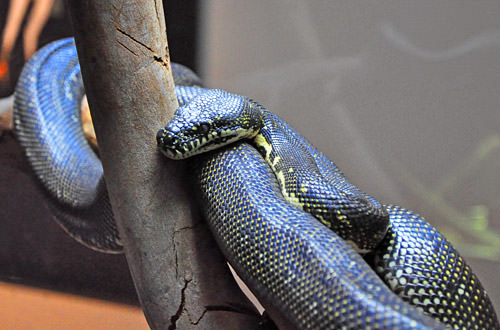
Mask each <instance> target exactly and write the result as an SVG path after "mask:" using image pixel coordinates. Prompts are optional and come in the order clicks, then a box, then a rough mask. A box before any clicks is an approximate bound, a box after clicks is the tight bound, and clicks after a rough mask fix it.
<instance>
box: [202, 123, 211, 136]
mask: <svg viewBox="0 0 500 330" xmlns="http://www.w3.org/2000/svg"><path fill="white" fill-rule="evenodd" d="M209 130H210V126H208V124H205V123H203V124H200V133H201V134H207V133H208V131H209Z"/></svg>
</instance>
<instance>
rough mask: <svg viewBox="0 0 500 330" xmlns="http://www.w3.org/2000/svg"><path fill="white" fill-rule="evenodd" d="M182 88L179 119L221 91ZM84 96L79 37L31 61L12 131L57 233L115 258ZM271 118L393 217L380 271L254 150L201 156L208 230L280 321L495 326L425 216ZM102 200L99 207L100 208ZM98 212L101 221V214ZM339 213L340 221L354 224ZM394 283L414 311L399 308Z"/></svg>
mask: <svg viewBox="0 0 500 330" xmlns="http://www.w3.org/2000/svg"><path fill="white" fill-rule="evenodd" d="M174 72H176V73H177V77H176V83H177V84H179V82H180V81H181V80H184V81H187V83H188V84H193V83H194V84H199V82H197V79H196V78H195V77H194V76H192V75H191V74H190V72H189V71H185V69H183V68H182V67H176V68H174ZM186 77H188V78H187V79H185V78H186ZM193 77H194V78H193ZM176 91H177V94H178V98H179V103H180V104H185V106H184V107H181V108H180V109H179V110H178V111H177V115H182V113H183V112H186V110H187V109H193V105H194V104H196V102H198V103H197V106H196V108H198V109H200V108H201V109H203V110H207V109H209V108H210V106H211V104H212V105H213V100H214V97H213V93H214V92H209V91H208V90H205V89H202V88H199V87H189V86H188V87H183V86H179V87H177V88H176ZM82 94H83V85H82V83H81V78H80V75H79V66H78V63H77V58H76V51H75V48H74V44H73V41H72V40H71V39H66V40H62V41H58V42H55V43H52V44H50V45H48V46H46V47H44V48H43V49H42V50H41V51H39V52H38V53H37V54H35V55H34V57H33V58H32V59H31V60H30V61H29V62H28V63H27V65H26V67H25V69H24V70H23V74H22V76H21V78H20V80H19V83H18V87H17V89H16V101H15V129H16V134H17V136H18V138H19V141H20V142H21V144H22V146H23V147H24V149H25V151H26V155H27V157H28V159H29V161H30V163H31V164H32V166H33V168H34V171H35V173H36V174H37V176H38V177H39V178H40V181H41V182H42V184H43V185H44V186H45V187H46V188H47V191H48V192H49V194H50V196H52V197H51V202H50V204H51V205H55V206H51V207H52V208H53V209H54V210H55V214H56V216H57V217H58V221H59V222H60V223H61V225H62V226H63V227H64V228H65V229H66V230H67V231H68V232H69V233H70V234H71V235H72V236H73V237H75V238H76V239H78V240H79V241H80V242H83V243H85V244H86V245H89V246H91V247H93V248H95V249H99V250H107V251H118V250H120V244H119V239H118V234H117V231H116V226H115V224H114V220H113V218H112V214H111V209H110V207H109V202H108V199H107V194H106V191H105V189H104V181H103V178H102V167H101V165H100V163H99V160H98V159H97V157H95V155H94V154H93V153H92V152H91V150H90V147H89V146H88V144H87V142H86V141H85V139H84V137H83V133H82V132H81V127H80V126H79V124H80V121H79V115H78V112H77V110H78V104H79V100H80V97H81V95H82ZM215 99H217V100H219V99H221V98H220V97H216V98H215ZM221 100H223V98H222V99H221ZM232 100H233V102H232V103H225V102H224V101H222V103H221V104H220V105H221V106H223V107H224V108H238V107H241V106H245V105H248V104H252V103H251V102H250V103H249V102H247V101H248V100H247V99H246V98H244V97H241V96H234V97H233V98H232ZM193 102H194V103H193ZM259 108H260V107H259ZM237 110H238V109H237ZM239 110H241V109H239ZM269 116H270V117H269V118H271V119H272V121H273V122H274V123H275V124H276V125H281V126H282V128H283V130H282V132H284V133H286V137H287V139H289V140H290V141H293V143H296V145H297V146H301V148H303V149H305V150H306V151H307V152H308V155H310V156H311V157H312V158H311V159H310V160H311V161H312V162H313V165H314V166H315V167H316V168H317V171H318V173H319V175H321V177H323V178H325V180H326V181H331V182H330V183H333V184H334V185H337V186H336V187H338V191H339V192H340V193H343V192H346V191H347V194H348V195H349V194H354V196H355V197H359V198H358V199H357V200H358V201H362V202H361V204H362V205H369V207H370V209H373V210H374V213H377V211H376V210H379V209H382V211H381V212H380V213H379V214H378V215H377V216H376V218H381V219H384V218H385V219H387V217H386V215H388V216H389V219H390V224H389V229H388V232H387V234H386V235H385V236H384V238H383V240H382V242H381V243H380V244H379V246H378V247H377V248H376V249H375V251H374V252H373V254H374V257H373V260H374V267H375V269H376V270H377V272H378V274H379V275H377V274H376V273H375V272H373V270H372V269H371V268H370V267H369V266H368V264H367V263H366V262H365V261H364V260H363V258H361V256H360V255H359V254H358V253H356V252H355V251H354V249H353V248H352V247H351V246H350V245H349V244H348V243H346V242H345V241H344V240H343V239H341V238H340V237H339V236H338V235H336V234H335V233H334V232H333V231H332V230H330V229H329V228H327V227H326V226H324V225H323V224H322V223H321V222H320V221H318V220H317V219H316V218H314V217H313V216H311V215H310V214H308V213H305V212H303V211H302V210H300V209H298V208H297V207H295V206H293V205H291V204H290V203H289V202H287V201H286V200H285V199H284V197H283V194H282V188H281V187H280V185H279V184H278V181H277V180H276V177H277V175H276V173H274V172H273V171H272V170H271V168H270V166H268V164H267V163H266V162H265V160H264V159H263V157H262V156H261V155H260V154H259V153H258V152H257V150H256V149H255V148H254V147H252V146H251V145H249V144H247V143H244V142H237V143H235V144H232V145H229V146H227V147H224V148H221V149H218V150H215V151H213V152H210V153H207V154H203V155H200V156H198V157H196V159H195V160H194V161H193V164H194V169H195V171H194V172H195V175H196V176H197V183H198V185H199V188H200V189H199V190H200V195H201V201H202V205H203V209H204V211H205V215H206V218H207V221H208V223H209V226H210V228H211V230H212V232H213V233H214V236H215V238H216V240H217V241H218V243H219V246H220V247H221V249H222V250H223V252H224V254H225V255H226V257H227V259H228V261H229V262H230V263H231V264H232V265H233V267H234V268H235V269H236V271H237V272H238V274H239V275H240V276H241V277H242V278H243V279H244V280H245V282H246V283H247V284H248V285H249V287H250V288H251V289H252V291H253V292H254V293H255V294H256V295H257V296H258V298H259V299H260V300H261V301H262V302H263V304H264V306H265V307H266V309H267V310H268V311H269V312H270V314H271V316H272V317H273V319H276V320H278V322H279V323H280V324H292V325H293V326H294V327H297V328H300V329H336V328H352V329H359V328H367V329H375V328H393V329H425V328H429V329H430V328H439V327H442V324H441V323H439V322H438V321H436V320H434V319H432V318H429V317H427V316H425V315H424V314H423V313H422V312H421V311H424V312H425V313H427V314H429V315H431V316H433V317H434V318H435V319H438V320H440V321H441V322H443V323H445V324H448V325H451V326H453V327H457V328H470V329H474V328H476V329H500V326H499V324H498V320H497V317H496V314H495V312H494V310H493V307H492V305H491V302H490V300H489V298H488V297H487V295H486V292H485V291H484V289H483V288H482V286H481V284H480V283H479V281H478V280H477V278H476V276H475V275H474V274H473V273H472V271H471V270H470V268H469V267H468V266H467V265H466V264H465V262H464V261H463V259H462V258H461V257H460V256H459V255H458V253H457V252H456V251H455V250H454V249H453V247H452V246H451V245H450V244H449V243H448V242H447V241H446V240H445V239H444V238H443V237H442V236H441V235H440V234H439V233H438V232H437V231H436V230H435V229H433V228H432V227H431V226H430V225H429V224H427V223H426V222H425V221H424V220H423V219H422V218H421V217H419V216H418V215H416V214H414V213H412V212H410V211H408V210H405V209H402V208H399V207H395V206H381V205H380V204H378V203H377V202H376V201H375V200H373V199H372V198H371V197H369V196H368V195H366V194H364V193H362V192H360V191H359V190H357V188H355V187H353V186H351V185H350V184H348V183H346V181H345V180H344V179H343V176H341V173H340V172H339V170H338V169H337V167H336V166H335V165H334V164H333V163H331V162H330V161H329V160H328V159H327V158H326V157H325V156H324V155H323V154H322V153H320V152H319V151H317V150H316V149H315V148H314V147H313V146H311V145H310V144H309V143H308V142H307V141H306V140H305V139H304V138H302V137H300V136H299V135H298V134H297V133H296V132H295V131H294V130H293V129H292V128H290V127H289V126H288V125H286V123H284V122H283V121H281V119H279V118H278V117H276V116H274V115H269ZM181 122H182V121H181ZM185 123H186V124H187V122H185ZM273 125H274V124H273ZM180 126H182V125H180V124H179V128H181V127H180ZM198 127H199V128H200V129H201V127H202V126H198ZM191 129H192V127H191ZM202 130H203V131H204V129H202ZM264 133H265V132H264ZM258 134H261V133H258ZM162 135H163V133H160V138H161V137H162ZM266 141H267V140H266ZM261 142H262V141H261ZM197 143H198V142H196V144H197ZM256 143H257V144H258V141H257V142H256ZM193 144H195V143H194V142H193ZM261 146H262V148H264V149H266V147H267V149H268V151H267V152H268V153H269V156H268V158H269V159H268V160H271V164H273V163H275V164H278V162H279V161H276V157H277V156H278V154H274V155H271V153H273V152H275V150H278V149H277V148H279V147H280V146H279V145H276V146H275V145H269V144H266V143H264V142H263V144H262V145H261ZM269 148H272V149H269ZM283 148H286V145H284V146H283ZM263 151H264V152H266V150H263ZM297 156H298V157H303V154H298V155H297ZM280 157H282V156H280ZM307 157H309V156H307ZM283 164H288V163H283ZM287 166H288V165H286V166H284V167H283V168H281V169H276V168H275V169H274V170H275V171H276V170H277V171H279V173H281V172H282V171H285V170H289V168H287ZM278 176H279V175H278ZM339 180H340V183H339ZM280 181H281V179H280ZM280 183H282V182H280ZM299 187H300V185H299ZM309 189H310V187H309V186H308V187H306V188H305V189H304V190H306V191H308V190H309ZM355 199H356V198H355ZM349 200H350V199H349ZM96 204H98V206H99V207H100V208H101V210H99V209H97V211H96V208H95V205H96ZM299 204H304V200H300V201H299ZM373 205H375V207H374V208H372V206H373ZM379 205H380V207H379ZM102 208H104V214H100V216H99V217H97V214H98V213H100V212H102ZM340 215H341V216H337V217H336V218H338V219H340V220H342V219H343V216H345V217H347V219H354V218H355V216H353V215H352V214H348V213H341V214H340ZM349 221H350V220H349ZM386 230H387V228H384V229H382V230H381V231H383V232H385V231H386ZM375 236H377V235H375ZM381 278H382V279H384V281H385V282H386V283H387V284H388V286H387V285H385V284H384V283H383V281H382V280H381ZM389 287H390V288H391V289H392V290H393V291H394V292H395V293H396V294H397V295H399V296H400V297H402V298H403V300H405V301H407V302H410V303H412V304H415V305H416V306H417V308H414V307H412V306H410V305H409V304H407V303H406V302H403V301H402V300H401V299H399V298H398V296H397V295H396V294H394V293H393V292H392V291H391V290H389ZM419 309H420V310H419Z"/></svg>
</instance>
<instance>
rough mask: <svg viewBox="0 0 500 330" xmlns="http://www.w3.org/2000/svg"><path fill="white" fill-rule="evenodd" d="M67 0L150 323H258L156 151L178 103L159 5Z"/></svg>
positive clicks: (176, 175) (181, 185)
mask: <svg viewBox="0 0 500 330" xmlns="http://www.w3.org/2000/svg"><path fill="white" fill-rule="evenodd" d="M68 2H69V5H70V10H71V15H72V19H73V24H74V30H75V38H76V43H77V49H78V54H79V58H80V63H81V65H82V74H83V80H84V83H85V88H86V91H87V96H88V101H89V104H90V108H91V112H92V117H93V119H94V124H95V131H96V135H97V139H98V143H99V147H100V154H101V159H102V163H103V167H104V173H105V178H106V184H107V187H108V191H109V195H110V198H111V203H112V206H113V211H114V213H115V217H116V221H117V224H118V228H119V230H120V235H121V237H122V241H123V243H124V247H125V253H126V256H127V260H128V263H129V267H130V270H131V273H132V277H133V279H134V282H135V285H136V288H137V291H138V294H139V299H140V301H141V303H142V306H143V309H144V312H145V314H146V318H147V320H148V322H149V324H150V326H151V327H152V328H156V329H164V328H165V329H166V328H169V329H175V328H179V329H181V328H182V329H187V328H189V327H191V326H195V325H196V326H198V327H199V326H201V328H203V329H249V328H256V324H257V323H256V322H257V320H256V318H255V316H253V315H249V314H245V313H237V312H235V309H234V306H242V305H243V306H245V307H243V308H242V309H241V310H245V309H246V308H247V307H248V305H247V304H248V303H247V302H246V299H245V298H243V296H242V294H241V293H240V292H239V290H238V289H237V288H236V285H235V284H234V281H233V280H232V278H231V277H230V275H229V272H228V271H227V268H226V265H225V262H224V260H223V257H222V256H221V254H220V253H219V251H218V249H217V247H216V245H215V242H214V241H213V239H212V237H211V235H210V233H209V231H208V229H207V227H206V226H205V224H204V223H203V222H202V221H200V219H199V217H198V216H197V212H196V207H195V206H194V205H193V204H192V201H193V199H192V194H191V192H190V191H189V190H188V189H186V184H187V182H189V180H188V178H187V177H186V173H184V171H183V166H182V164H181V163H180V162H173V161H168V160H166V159H164V157H162V156H161V155H160V154H159V153H158V151H157V148H156V142H155V135H156V131H157V130H158V129H159V128H160V127H162V126H163V125H165V123H167V121H168V120H169V119H170V118H171V116H172V114H173V112H174V110H175V109H176V107H177V100H176V97H175V93H173V81H172V78H171V75H170V63H169V54H168V46H167V40H166V31H165V21H164V18H163V17H164V16H163V7H162V3H161V2H160V1H157V2H154V1H145V0H137V1H123V0H120V1H119V0H107V1H101V0H85V1H83V0H82V1H68ZM167 91H170V92H167ZM184 167H185V166H184ZM208 306H221V308H217V309H213V308H209V307H208ZM224 306H226V307H227V308H226V307H224ZM228 306H229V307H230V308H229V307H228ZM231 306H233V307H231Z"/></svg>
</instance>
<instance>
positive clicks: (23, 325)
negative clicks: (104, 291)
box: [0, 282, 149, 330]
mask: <svg viewBox="0 0 500 330" xmlns="http://www.w3.org/2000/svg"><path fill="white" fill-rule="evenodd" d="M0 320H2V329H39V330H42V329H51V330H56V329H73V330H76V329H134V330H140V329H149V327H148V325H147V323H146V319H145V318H144V314H143V313H142V310H141V309H140V308H139V307H134V306H130V305H123V304H118V303H112V302H106V301H103V300H97V299H90V298H84V297H80V296H75V295H69V294H62V293H56V292H53V291H48V290H42V289H35V288H31V287H26V286H21V285H13V284H6V283H1V282H0Z"/></svg>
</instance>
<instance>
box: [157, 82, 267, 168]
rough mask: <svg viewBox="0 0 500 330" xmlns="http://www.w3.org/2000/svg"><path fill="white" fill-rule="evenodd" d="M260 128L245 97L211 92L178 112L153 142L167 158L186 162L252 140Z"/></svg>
mask: <svg viewBox="0 0 500 330" xmlns="http://www.w3.org/2000/svg"><path fill="white" fill-rule="evenodd" d="M263 125H264V122H263V118H262V111H261V106H260V105H259V104H257V103H255V102H253V101H252V100H250V99H249V98H247V97H245V96H240V95H235V94H230V93H228V92H226V91H223V90H217V89H210V90H205V91H204V92H202V93H201V94H200V95H197V96H196V97H194V98H193V99H192V100H191V101H190V102H188V103H187V104H186V105H184V106H182V107H180V108H179V109H177V111H176V112H175V114H174V118H173V119H172V120H171V121H170V122H169V123H168V125H167V126H165V127H164V128H162V129H161V130H159V131H158V133H157V135H156V140H157V142H158V146H159V148H160V150H161V151H162V153H163V154H165V155H166V156H167V157H169V158H172V159H185V158H188V157H191V156H193V155H198V154H201V153H203V152H207V151H210V150H214V149H217V148H220V147H223V146H225V145H228V144H230V143H233V142H235V141H239V140H241V139H245V138H252V137H254V136H255V135H257V133H258V132H259V131H260V129H261V128H262V127H263Z"/></svg>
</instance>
